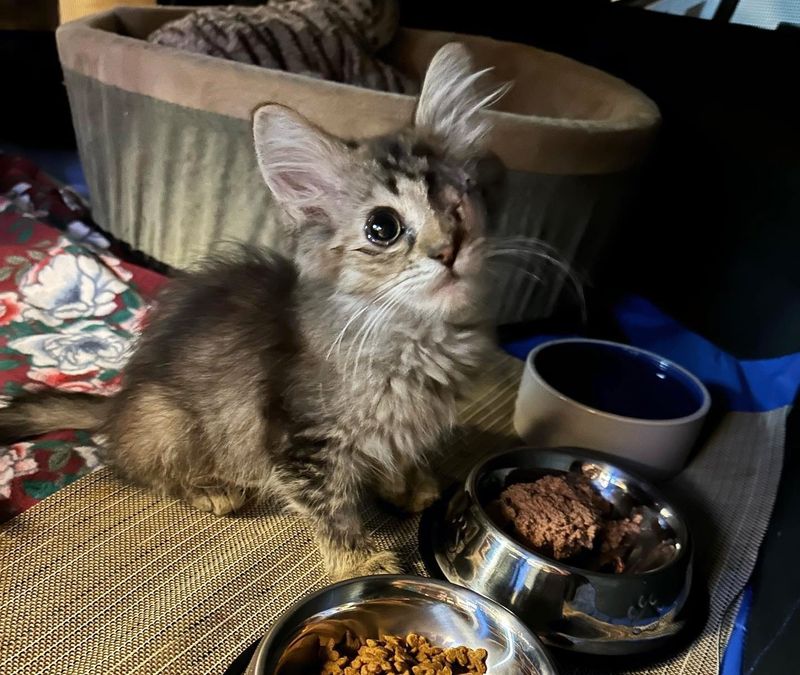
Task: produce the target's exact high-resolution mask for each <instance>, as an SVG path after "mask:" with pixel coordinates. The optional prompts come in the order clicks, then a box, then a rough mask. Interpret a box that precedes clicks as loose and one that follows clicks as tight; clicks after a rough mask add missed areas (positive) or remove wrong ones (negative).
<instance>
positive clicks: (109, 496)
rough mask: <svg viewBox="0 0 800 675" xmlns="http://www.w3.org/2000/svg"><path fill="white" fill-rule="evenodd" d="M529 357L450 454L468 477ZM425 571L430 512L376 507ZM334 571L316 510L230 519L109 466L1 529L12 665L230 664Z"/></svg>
mask: <svg viewBox="0 0 800 675" xmlns="http://www.w3.org/2000/svg"><path fill="white" fill-rule="evenodd" d="M521 369H522V364H521V363H520V362H519V361H516V360H514V359H511V358H510V357H507V356H504V355H498V357H497V359H496V360H495V361H494V363H493V365H492V366H491V367H489V368H487V369H486V372H485V373H484V376H483V378H482V379H481V381H480V382H479V383H477V384H476V387H475V391H474V394H473V395H472V396H471V397H470V398H469V400H468V401H467V403H466V404H465V405H464V406H463V409H462V415H461V420H462V423H463V427H462V429H460V430H459V432H458V433H457V435H456V438H454V439H453V441H452V443H451V444H450V445H449V446H448V448H447V449H446V451H445V453H444V454H443V456H442V471H443V472H446V473H450V474H451V475H453V476H457V475H459V474H460V473H461V471H462V470H463V469H464V468H466V467H468V466H469V465H470V463H471V462H472V457H477V456H478V455H480V454H481V453H483V452H487V451H488V452H491V451H495V450H498V449H502V447H504V446H508V447H510V446H512V445H513V444H514V443H515V441H514V437H513V432H512V427H511V421H510V420H511V409H512V407H513V403H514V397H515V395H516V387H517V382H518V380H519V374H520V372H521ZM366 518H367V524H368V527H369V529H370V530H371V531H372V532H373V533H374V536H375V537H376V539H377V540H378V542H379V543H380V545H382V546H386V547H392V548H395V549H396V550H398V551H400V552H402V553H403V554H405V556H406V560H405V563H406V567H407V569H408V571H409V572H412V573H418V574H423V573H424V568H423V566H422V562H421V560H420V559H419V555H418V552H417V546H416V539H417V527H418V518H408V519H404V520H398V519H396V518H394V517H392V516H390V515H388V514H386V513H385V512H383V511H381V510H379V509H378V508H375V507H371V508H369V510H368V511H367V514H366ZM327 583H328V580H327V578H326V577H325V574H324V571H323V569H322V562H321V559H320V557H319V554H318V552H317V549H316V547H315V545H314V543H313V541H312V539H311V530H310V529H309V527H308V526H307V525H306V523H304V522H303V521H302V520H299V519H297V518H294V517H289V516H285V515H282V514H281V513H279V512H278V511H276V510H275V509H273V508H271V507H270V506H268V505H262V506H258V507H255V508H252V509H250V510H249V511H247V512H246V513H245V514H242V515H239V516H236V517H225V518H218V517H216V516H213V515H210V514H204V513H201V512H199V511H196V510H194V509H191V508H189V507H187V506H185V505H184V504H183V503H181V502H179V501H173V500H167V499H163V498H159V497H156V496H155V495H154V494H152V493H150V492H148V491H147V490H143V489H139V488H135V487H131V486H129V485H125V484H123V483H121V482H120V481H118V480H116V479H115V478H114V477H113V476H112V475H111V473H110V472H109V471H107V470H99V471H96V472H94V473H93V474H90V475H89V476H86V477H85V478H83V479H81V480H79V481H77V482H76V483H73V484H72V485H70V486H68V487H66V488H63V489H62V490H60V491H59V492H57V493H56V494H54V495H53V496H51V497H49V498H48V499H46V500H45V501H43V502H41V503H40V504H37V505H36V506H34V507H33V508H31V509H29V510H28V511H25V512H24V513H22V514H21V515H19V516H17V517H16V518H15V519H13V520H12V521H10V522H9V523H7V524H6V525H5V526H3V528H2V530H0V673H3V675H12V674H13V673H19V674H20V675H34V674H35V673H58V674H59V675H62V674H63V673H70V675H77V674H83V673H85V674H90V673H91V674H93V675H94V674H102V675H110V674H111V673H126V674H130V673H142V674H146V675H155V674H156V673H175V674H180V675H208V674H211V673H223V672H224V671H225V669H226V668H227V666H228V665H229V664H230V663H231V662H232V661H233V660H234V659H235V658H236V656H237V655H238V654H239V653H240V652H241V651H242V650H243V649H245V648H246V647H247V646H248V645H249V644H251V643H252V642H253V641H254V640H256V639H257V638H258V637H259V636H261V635H263V634H264V632H265V631H266V630H267V629H268V628H269V626H270V624H271V623H272V622H273V621H274V620H275V618H276V617H277V616H278V615H279V614H280V613H281V612H282V611H283V610H284V609H286V607H287V606H288V605H290V604H291V603H292V602H294V601H295V600H297V599H298V598H300V597H301V596H303V595H305V594H306V593H307V592H309V591H310V590H312V589H316V588H319V587H321V586H324V585H325V584H327Z"/></svg>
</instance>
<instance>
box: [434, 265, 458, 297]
mask: <svg viewBox="0 0 800 675" xmlns="http://www.w3.org/2000/svg"><path fill="white" fill-rule="evenodd" d="M462 280H463V277H462V275H460V274H459V273H458V272H455V271H454V270H452V269H446V270H445V272H444V274H440V275H439V278H438V279H437V280H436V282H435V283H434V285H433V289H432V290H433V292H434V293H436V292H438V291H442V290H444V289H446V288H450V287H452V286H455V285H456V284H458V283H459V282H461V281H462Z"/></svg>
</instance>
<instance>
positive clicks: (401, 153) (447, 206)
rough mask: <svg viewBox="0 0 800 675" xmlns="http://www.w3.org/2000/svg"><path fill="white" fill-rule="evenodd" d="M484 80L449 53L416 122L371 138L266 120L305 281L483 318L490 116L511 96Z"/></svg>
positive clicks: (265, 134)
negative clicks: (484, 174)
mask: <svg viewBox="0 0 800 675" xmlns="http://www.w3.org/2000/svg"><path fill="white" fill-rule="evenodd" d="M484 73H485V71H481V72H478V73H475V72H473V69H472V64H471V59H470V57H469V54H468V53H467V51H466V49H465V48H464V47H463V46H462V45H459V44H449V45H446V46H445V47H443V48H442V49H440V50H439V52H438V53H437V54H436V56H434V58H433V60H432V61H431V64H430V66H429V68H428V72H427V74H426V77H425V82H424V85H423V88H422V94H421V95H420V99H419V102H418V104H417V108H416V112H415V115H414V123H413V125H412V126H411V127H410V128H408V129H404V130H402V131H400V132H398V133H396V134H392V135H391V136H386V137H381V138H376V139H370V140H366V141H358V142H348V141H343V140H340V139H337V138H333V137H331V136H330V135H328V134H326V133H324V132H322V131H321V130H320V129H318V128H316V127H314V126H312V125H310V124H309V123H308V122H307V121H306V120H304V119H303V118H301V117H300V116H299V115H298V114H296V113H294V112H292V111H291V110H289V109H287V108H284V107H282V106H277V105H267V106H264V107H262V108H260V109H259V110H258V111H257V112H256V114H255V120H254V134H255V144H256V154H257V156H258V162H259V166H260V168H261V173H262V175H263V177H264V180H265V181H266V184H267V186H268V187H269V188H270V190H271V191H272V194H273V196H274V197H275V199H276V200H277V201H278V202H279V203H280V204H281V205H282V206H283V207H284V210H285V211H286V213H287V214H288V215H289V217H290V220H291V221H292V223H293V224H294V226H295V230H296V236H297V254H296V258H297V263H298V266H299V268H300V272H301V275H304V276H306V277H310V278H316V279H324V280H325V281H326V282H330V283H331V284H332V285H333V287H334V288H335V289H336V290H337V291H338V292H342V293H347V294H350V295H356V296H361V297H363V298H365V299H368V300H370V301H372V302H376V303H381V304H387V306H388V304H389V303H390V304H391V305H392V306H397V305H402V306H404V307H405V308H407V309H410V310H412V311H414V312H416V313H418V314H422V315H435V316H439V317H441V318H444V319H450V320H461V319H463V320H467V319H469V318H470V317H471V316H474V313H475V310H476V309H478V308H479V306H480V304H481V301H482V296H483V294H484V290H485V281H484V275H483V268H484V257H485V248H486V243H485V238H484V228H485V219H486V213H485V204H484V201H485V200H484V198H483V194H482V188H483V185H482V180H481V178H482V176H481V175H480V174H481V172H482V169H483V167H484V166H485V160H486V158H487V153H486V148H485V143H486V137H487V134H488V132H489V124H488V121H487V120H486V118H485V116H484V115H483V109H484V108H485V107H486V106H488V105H490V104H491V103H492V102H494V101H495V100H496V99H497V98H498V97H499V95H500V94H501V93H502V91H503V88H501V89H490V90H486V89H485V88H484V87H482V86H480V81H481V78H482V76H483V75H484Z"/></svg>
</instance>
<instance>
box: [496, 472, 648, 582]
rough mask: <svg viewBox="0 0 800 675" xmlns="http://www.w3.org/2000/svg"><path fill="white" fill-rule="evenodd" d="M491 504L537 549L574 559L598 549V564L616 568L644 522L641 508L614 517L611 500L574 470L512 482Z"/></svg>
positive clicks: (622, 567) (621, 564) (619, 568)
mask: <svg viewBox="0 0 800 675" xmlns="http://www.w3.org/2000/svg"><path fill="white" fill-rule="evenodd" d="M493 510H494V511H495V513H497V514H498V515H499V519H500V520H501V522H502V523H503V524H504V525H505V526H506V527H507V528H508V529H510V530H512V531H513V534H514V535H515V536H516V537H517V538H518V539H519V540H520V541H521V542H522V543H524V544H525V545H526V546H528V547H530V548H531V549H533V550H534V551H536V552H538V553H542V554H544V555H547V556H550V557H552V558H555V559H556V560H571V559H577V561H576V564H577V563H579V562H580V556H581V555H582V554H585V553H587V552H591V551H596V552H597V553H598V554H599V555H598V556H597V561H596V562H597V566H598V567H599V568H600V569H602V570H603V571H610V572H615V573H617V574H619V573H621V572H623V571H624V570H625V559H626V558H627V555H628V553H629V552H630V549H631V547H632V545H633V543H634V542H635V540H636V537H637V536H638V535H639V532H640V529H641V528H640V525H641V522H642V516H641V515H640V514H633V515H632V516H631V517H630V518H622V519H613V516H612V507H611V504H609V503H608V502H607V501H605V500H604V499H603V498H602V497H601V496H600V495H599V494H598V493H597V492H596V490H595V488H594V487H593V486H592V483H591V482H590V481H589V480H588V479H587V478H586V477H585V476H583V475H580V474H573V473H568V474H562V475H558V476H544V477H542V478H539V479H538V480H536V481H533V482H532V483H516V484H513V485H509V486H508V487H506V488H505V489H504V490H503V491H502V492H501V493H500V499H499V503H498V504H495V508H494V509H493ZM593 562H595V561H593ZM592 566H593V567H594V566H595V565H592Z"/></svg>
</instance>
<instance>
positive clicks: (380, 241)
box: [364, 206, 405, 246]
mask: <svg viewBox="0 0 800 675" xmlns="http://www.w3.org/2000/svg"><path fill="white" fill-rule="evenodd" d="M404 231H405V228H404V227H403V221H402V220H400V216H399V214H398V213H397V211H395V210H394V209H390V208H389V207H387V206H382V207H380V208H377V209H375V210H374V211H373V212H372V213H370V214H369V217H368V218H367V222H366V223H365V224H364V233H365V234H366V236H367V239H369V240H370V241H371V242H372V243H373V244H377V245H378V246H391V245H392V244H394V242H396V241H397V240H398V239H399V238H400V235H401V234H403V232H404Z"/></svg>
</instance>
